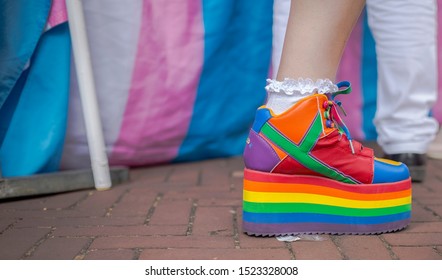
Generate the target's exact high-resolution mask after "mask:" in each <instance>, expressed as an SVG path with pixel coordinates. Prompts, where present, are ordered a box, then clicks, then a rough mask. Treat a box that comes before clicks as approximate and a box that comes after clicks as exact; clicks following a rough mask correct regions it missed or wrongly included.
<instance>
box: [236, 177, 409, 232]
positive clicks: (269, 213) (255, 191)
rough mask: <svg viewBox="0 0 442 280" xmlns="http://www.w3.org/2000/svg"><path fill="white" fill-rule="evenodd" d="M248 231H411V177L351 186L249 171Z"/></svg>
mask: <svg viewBox="0 0 442 280" xmlns="http://www.w3.org/2000/svg"><path fill="white" fill-rule="evenodd" d="M243 195H244V197H243V231H244V232H245V233H247V234H249V235H258V236H280V235H288V234H301V233H303V234H314V233H318V234H319V233H326V234H380V233H386V232H393V231H398V230H401V229H403V228H405V227H406V226H407V225H408V224H409V222H410V217H411V179H407V180H404V181H400V182H395V183H385V184H359V185H355V184H346V183H341V182H338V181H334V180H331V179H328V178H322V177H314V176H296V175H284V174H272V173H265V172H259V171H253V170H249V169H245V170H244V192H243Z"/></svg>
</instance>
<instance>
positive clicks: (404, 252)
mask: <svg viewBox="0 0 442 280" xmlns="http://www.w3.org/2000/svg"><path fill="white" fill-rule="evenodd" d="M392 250H393V252H394V253H395V254H396V256H398V258H399V259H401V260H442V255H441V254H439V253H438V252H437V251H436V248H434V247H433V246H424V247H416V246H412V247H398V246H394V247H392Z"/></svg>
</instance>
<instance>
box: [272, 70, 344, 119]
mask: <svg viewBox="0 0 442 280" xmlns="http://www.w3.org/2000/svg"><path fill="white" fill-rule="evenodd" d="M265 89H266V91H267V102H266V104H265V105H266V107H267V108H270V109H272V111H273V112H274V113H275V114H277V115H279V114H281V113H283V112H285V111H286V110H287V109H289V108H290V107H292V106H293V104H295V103H296V102H298V100H300V99H302V98H304V97H306V96H309V95H312V94H315V93H321V94H324V93H334V92H337V91H338V87H337V86H336V85H335V84H334V83H333V82H332V81H330V80H329V79H318V80H316V82H313V81H312V80H311V79H303V78H299V79H297V80H295V79H289V78H285V79H284V80H283V81H277V80H272V79H267V86H266V87H265Z"/></svg>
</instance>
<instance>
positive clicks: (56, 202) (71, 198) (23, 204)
mask: <svg viewBox="0 0 442 280" xmlns="http://www.w3.org/2000/svg"><path fill="white" fill-rule="evenodd" d="M89 192H90V190H83V191H74V192H66V193H59V194H53V195H47V196H41V197H32V198H26V199H20V200H15V201H7V202H2V203H0V210H5V209H13V210H29V209H38V210H42V209H45V208H46V209H62V208H66V207H69V206H71V205H72V204H74V203H76V202H77V201H80V200H82V199H83V198H85V197H87V196H88V193H89Z"/></svg>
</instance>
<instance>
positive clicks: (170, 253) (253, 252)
mask: <svg viewBox="0 0 442 280" xmlns="http://www.w3.org/2000/svg"><path fill="white" fill-rule="evenodd" d="M140 259H141V260H290V253H289V251H288V250H287V249H282V248H279V249H210V250H209V249H150V250H144V251H143V252H142V253H141V255H140Z"/></svg>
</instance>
